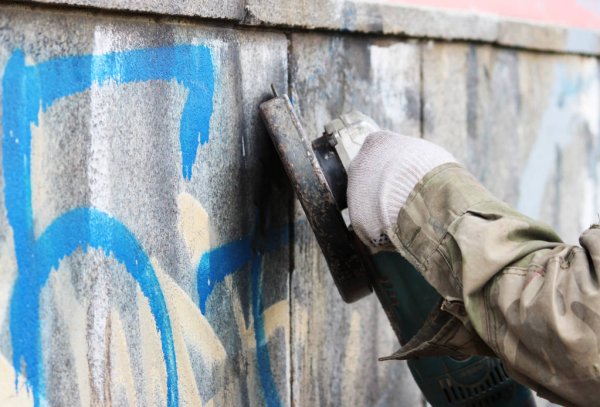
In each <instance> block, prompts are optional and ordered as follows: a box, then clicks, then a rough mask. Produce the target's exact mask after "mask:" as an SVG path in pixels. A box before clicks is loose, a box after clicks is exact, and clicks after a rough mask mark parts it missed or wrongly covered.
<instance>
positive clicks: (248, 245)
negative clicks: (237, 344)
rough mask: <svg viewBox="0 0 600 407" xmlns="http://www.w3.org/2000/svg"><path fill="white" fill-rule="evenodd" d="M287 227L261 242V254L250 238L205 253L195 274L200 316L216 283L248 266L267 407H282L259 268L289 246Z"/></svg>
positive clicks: (257, 354) (259, 369)
mask: <svg viewBox="0 0 600 407" xmlns="http://www.w3.org/2000/svg"><path fill="white" fill-rule="evenodd" d="M289 230H290V228H289V225H285V226H283V227H278V228H273V229H271V230H269V231H268V232H267V233H266V235H267V239H266V241H264V242H262V244H261V247H262V252H263V253H258V251H257V250H255V249H253V247H252V242H253V239H252V238H251V236H246V237H244V238H242V239H240V240H237V241H234V242H230V243H227V244H225V245H223V246H220V247H217V248H215V249H213V250H211V251H209V252H206V253H205V254H204V255H203V256H202V258H201V259H200V264H199V265H198V274H197V279H198V282H197V287H198V298H199V307H200V310H201V311H202V313H203V314H204V313H205V311H206V301H207V300H208V298H209V297H210V294H211V293H212V291H213V290H214V287H215V285H216V284H217V283H219V282H222V281H223V280H224V279H225V277H227V276H228V275H230V274H233V273H235V272H237V271H239V270H240V269H241V268H242V267H244V266H245V265H246V264H248V263H250V262H251V266H252V267H251V273H252V276H251V285H252V286H251V292H252V310H253V319H254V336H255V340H256V358H257V364H258V373H259V377H260V381H261V385H262V388H263V394H264V398H265V402H266V403H267V405H268V406H269V407H271V406H281V405H282V403H281V398H280V397H279V393H278V391H277V386H276V385H275V382H274V381H273V372H272V370H271V362H270V356H269V348H268V345H267V340H266V334H265V321H264V314H263V304H262V296H263V295H262V280H261V274H262V273H261V265H262V258H263V255H264V254H268V253H271V252H274V251H277V250H279V249H281V248H283V247H285V246H287V245H288V244H289Z"/></svg>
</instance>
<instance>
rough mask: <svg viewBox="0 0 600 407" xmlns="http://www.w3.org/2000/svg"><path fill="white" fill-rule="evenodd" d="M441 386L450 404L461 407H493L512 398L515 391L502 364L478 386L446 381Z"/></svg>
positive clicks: (493, 369) (477, 384)
mask: <svg viewBox="0 0 600 407" xmlns="http://www.w3.org/2000/svg"><path fill="white" fill-rule="evenodd" d="M440 385H441V387H442V390H443V392H444V395H445V396H446V400H447V401H448V403H449V404H450V405H453V406H461V407H493V406H494V404H495V403H496V402H498V401H500V400H503V399H508V398H510V397H511V395H512V393H513V391H514V383H510V378H509V377H508V374H506V371H505V370H504V366H502V364H496V365H495V366H494V367H493V368H492V369H491V370H490V371H489V372H488V375H487V377H485V378H484V379H482V380H481V381H479V382H478V383H476V384H473V385H470V386H469V385H461V384H457V383H456V382H454V381H453V380H447V379H446V380H442V381H441V382H440Z"/></svg>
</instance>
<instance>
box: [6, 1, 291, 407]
mask: <svg viewBox="0 0 600 407" xmlns="http://www.w3.org/2000/svg"><path fill="white" fill-rule="evenodd" d="M0 26H2V27H3V29H2V30H1V31H0V72H2V73H3V74H2V99H3V111H2V120H3V122H2V123H3V147H2V156H3V160H2V164H3V167H2V171H1V176H0V179H2V180H3V188H2V196H3V199H2V201H1V202H0V203H1V204H2V209H1V210H0V219H1V220H0V227H1V230H2V231H3V232H2V239H1V240H0V264H1V269H2V272H1V273H0V287H1V290H2V293H3V294H4V295H2V301H1V302H0V305H1V306H0V312H1V314H0V321H1V322H0V338H1V340H0V360H1V365H2V374H0V404H3V403H5V402H6V401H7V400H16V399H14V398H15V397H16V398H18V399H20V400H22V401H24V402H28V401H34V402H35V403H37V404H39V405H45V404H46V403H47V404H48V405H106V404H116V405H171V406H172V405H177V404H182V405H211V403H212V405H265V404H270V405H277V404H280V403H281V404H289V398H290V392H289V387H288V383H289V373H287V372H289V359H288V355H289V334H290V333H289V312H288V306H287V304H288V271H287V270H288V264H289V260H288V253H289V249H288V248H287V247H288V245H289V239H288V230H289V228H288V226H287V225H288V223H289V221H288V215H287V214H288V207H289V198H288V197H289V195H288V193H287V191H288V189H287V186H286V184H285V183H283V182H281V183H280V184H279V185H278V184H277V182H273V180H275V181H276V180H277V174H278V173H280V169H279V167H278V162H277V161H276V160H273V159H272V157H271V154H272V147H271V146H270V144H268V139H267V138H266V135H265V134H264V133H263V131H262V127H260V126H258V125H257V120H258V117H257V115H256V111H257V105H258V103H259V102H260V101H261V100H263V99H264V98H265V96H267V94H266V92H267V91H268V89H269V84H270V83H271V82H275V83H276V84H279V86H285V84H286V83H287V79H286V74H287V67H286V61H287V57H286V50H287V42H286V39H285V37H284V36H283V35H280V34H274V33H249V32H239V31H232V30H221V29H215V28H210V29H206V28H203V27H201V26H193V27H192V26H189V25H186V26H180V25H166V24H155V23H152V22H149V21H145V20H131V19H103V18H97V17H86V16H82V15H70V14H68V13H67V14H62V13H42V12H21V11H19V10H18V9H5V10H2V12H1V14H0ZM264 174H269V176H268V177H266V176H265V175H264ZM281 177H282V176H281ZM28 185H29V186H30V187H28ZM28 202H30V204H29V203H28ZM31 256H33V257H35V258H37V259H38V260H37V261H36V262H35V263H34V264H32V263H31V262H29V261H28V260H27V259H28V258H31ZM13 365H14V369H13V367H12V366H13ZM15 373H16V374H17V377H18V383H19V386H20V388H21V389H20V390H19V391H18V392H17V393H16V394H15V387H14V384H15ZM26 379H28V381H27V385H28V387H29V391H26V390H24V389H23V385H24V383H25V380H26Z"/></svg>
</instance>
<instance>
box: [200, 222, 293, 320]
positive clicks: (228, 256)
mask: <svg viewBox="0 0 600 407" xmlns="http://www.w3.org/2000/svg"><path fill="white" fill-rule="evenodd" d="M268 236H269V238H268V239H267V240H266V241H265V242H264V245H263V246H264V247H263V248H262V252H263V253H265V254H266V253H269V252H273V251H275V250H279V249H281V248H282V247H283V246H286V245H287V244H288V243H289V227H288V226H283V227H279V228H274V229H273V230H270V231H269V233H268ZM253 253H254V252H253V248H252V238H251V237H250V236H246V237H244V238H242V239H240V240H236V241H233V242H229V243H227V244H224V245H223V246H220V247H217V248H215V249H213V250H211V251H209V252H206V253H204V254H203V255H202V257H201V259H200V263H199V264H198V270H197V274H196V276H197V283H196V287H197V289H198V300H199V307H200V310H201V311H202V313H203V314H204V313H205V312H206V301H207V300H208V297H210V294H211V293H212V291H213V290H214V288H215V285H216V284H217V283H220V282H222V281H223V280H224V279H225V277H227V276H228V275H230V274H233V273H235V272H236V271H238V270H239V269H241V268H242V267H244V266H245V265H246V264H248V263H249V262H250V260H252V256H253Z"/></svg>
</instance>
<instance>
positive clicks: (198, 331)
mask: <svg viewBox="0 0 600 407" xmlns="http://www.w3.org/2000/svg"><path fill="white" fill-rule="evenodd" d="M151 262H152V265H153V267H154V269H155V270H156V276H157V278H158V281H159V284H160V286H161V288H162V291H163V294H164V297H165V301H166V304H167V310H168V313H169V318H170V319H171V328H172V331H173V343H174V345H175V353H176V355H177V375H178V385H179V398H180V401H181V402H182V404H183V405H193V406H202V397H201V395H200V393H199V391H198V388H197V387H196V379H195V375H194V370H193V366H192V361H191V359H190V357H189V352H188V349H187V346H188V345H187V344H188V343H189V344H192V343H193V344H194V345H196V346H197V350H198V351H199V353H200V355H201V356H202V359H203V360H204V361H205V362H207V363H208V364H214V363H216V362H222V361H224V360H225V359H226V357H227V355H226V353H225V348H224V347H223V345H222V344H221V341H220V340H219V338H218V337H217V336H216V334H215V333H214V331H213V329H212V327H211V326H210V324H209V323H208V321H207V320H206V318H205V317H204V315H202V313H201V312H200V310H199V309H198V307H197V306H196V304H194V303H193V302H192V300H191V299H190V298H189V297H188V295H187V293H186V292H185V291H183V290H182V289H181V287H179V285H177V283H176V282H175V281H173V279H171V277H170V276H169V275H167V274H166V273H165V272H163V271H162V269H161V268H160V266H159V264H158V262H157V261H156V259H151Z"/></svg>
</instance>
